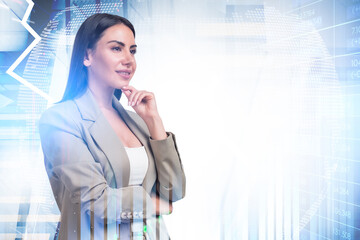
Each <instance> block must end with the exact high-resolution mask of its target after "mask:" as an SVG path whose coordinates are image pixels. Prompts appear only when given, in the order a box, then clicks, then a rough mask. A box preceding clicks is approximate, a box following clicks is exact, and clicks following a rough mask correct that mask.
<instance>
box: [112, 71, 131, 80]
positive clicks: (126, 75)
mask: <svg viewBox="0 0 360 240" xmlns="http://www.w3.org/2000/svg"><path fill="white" fill-rule="evenodd" d="M116 73H118V74H119V75H120V76H121V77H123V78H125V79H129V78H130V74H131V71H130V70H118V71H116Z"/></svg>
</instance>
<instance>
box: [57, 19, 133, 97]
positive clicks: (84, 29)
mask: <svg viewBox="0 0 360 240" xmlns="http://www.w3.org/2000/svg"><path fill="white" fill-rule="evenodd" d="M116 24H124V25H125V26H127V27H128V28H130V30H131V31H132V32H133V34H134V37H135V29H134V26H133V25H132V24H131V22H130V21H129V20H127V19H126V18H123V17H120V16H117V15H112V14H107V13H97V14H94V15H92V16H90V17H88V18H87V19H86V20H85V21H84V22H83V23H82V24H81V26H80V28H79V30H78V31H77V33H76V37H75V42H74V47H73V51H72V55H71V62H70V71H69V77H68V81H67V85H66V88H65V92H64V95H63V97H62V99H61V101H60V102H63V101H66V100H69V99H74V98H76V97H78V96H81V95H82V94H83V93H84V92H85V90H86V88H87V86H88V73H87V68H86V67H85V66H84V57H85V54H86V50H87V49H92V50H95V48H96V43H97V42H98V41H99V39H100V38H101V37H102V36H103V33H104V31H105V30H106V29H108V28H109V27H112V26H114V25H116ZM114 95H115V96H116V98H117V99H120V97H121V90H120V89H116V90H115V93H114Z"/></svg>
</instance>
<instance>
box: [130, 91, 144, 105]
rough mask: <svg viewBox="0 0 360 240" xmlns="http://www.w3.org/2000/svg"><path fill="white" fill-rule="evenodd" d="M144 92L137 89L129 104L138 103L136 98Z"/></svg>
mask: <svg viewBox="0 0 360 240" xmlns="http://www.w3.org/2000/svg"><path fill="white" fill-rule="evenodd" d="M143 93H144V91H137V92H136V93H135V94H134V96H133V98H132V100H131V106H135V105H138V100H139V97H140V96H141V95H142V94H143Z"/></svg>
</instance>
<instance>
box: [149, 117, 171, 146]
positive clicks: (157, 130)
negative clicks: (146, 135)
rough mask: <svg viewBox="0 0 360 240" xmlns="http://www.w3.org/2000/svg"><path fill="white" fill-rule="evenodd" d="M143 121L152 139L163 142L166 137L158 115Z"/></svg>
mask: <svg viewBox="0 0 360 240" xmlns="http://www.w3.org/2000/svg"><path fill="white" fill-rule="evenodd" d="M144 121H145V123H146V125H147V127H148V129H149V132H150V136H151V138H152V139H154V140H163V139H165V138H166V137H167V135H166V132H165V128H164V124H163V122H162V120H161V118H160V116H159V115H156V116H154V117H150V118H148V119H144Z"/></svg>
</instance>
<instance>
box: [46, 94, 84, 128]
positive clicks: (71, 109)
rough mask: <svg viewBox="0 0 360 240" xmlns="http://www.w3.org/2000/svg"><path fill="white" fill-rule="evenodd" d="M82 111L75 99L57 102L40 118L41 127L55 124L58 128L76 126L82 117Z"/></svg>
mask: <svg viewBox="0 0 360 240" xmlns="http://www.w3.org/2000/svg"><path fill="white" fill-rule="evenodd" d="M80 118H81V116H80V113H79V111H78V109H77V106H76V104H75V102H74V101H73V100H67V101H64V102H60V103H56V104H54V105H53V106H51V107H50V108H48V109H47V110H45V111H44V112H43V113H42V114H41V117H40V120H39V128H41V127H42V126H44V125H47V126H54V127H58V128H64V129H66V128H69V127H72V128H73V127H74V126H75V125H76V124H75V123H76V122H78V119H80Z"/></svg>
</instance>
